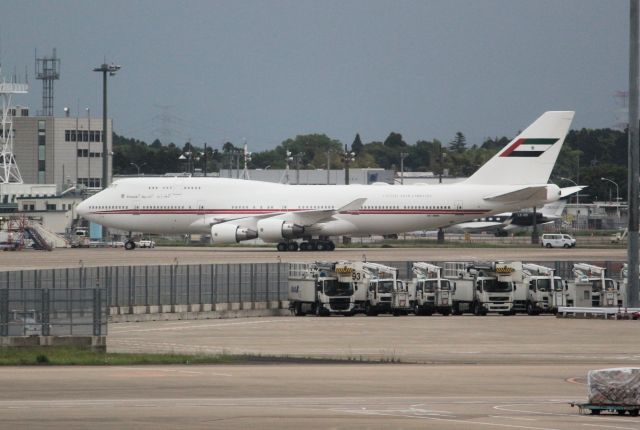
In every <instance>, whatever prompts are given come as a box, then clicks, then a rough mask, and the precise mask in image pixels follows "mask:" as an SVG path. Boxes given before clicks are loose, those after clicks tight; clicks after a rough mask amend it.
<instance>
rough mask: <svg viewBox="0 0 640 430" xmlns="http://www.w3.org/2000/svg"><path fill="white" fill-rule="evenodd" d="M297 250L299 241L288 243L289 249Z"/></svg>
mask: <svg viewBox="0 0 640 430" xmlns="http://www.w3.org/2000/svg"><path fill="white" fill-rule="evenodd" d="M297 250H298V243H297V242H289V244H288V245H287V251H291V252H295V251H297Z"/></svg>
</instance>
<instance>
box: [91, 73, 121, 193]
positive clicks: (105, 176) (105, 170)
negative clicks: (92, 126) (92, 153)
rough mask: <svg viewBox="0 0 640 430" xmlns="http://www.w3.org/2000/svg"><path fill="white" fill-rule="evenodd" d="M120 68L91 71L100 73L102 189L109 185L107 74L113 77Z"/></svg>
mask: <svg viewBox="0 0 640 430" xmlns="http://www.w3.org/2000/svg"><path fill="white" fill-rule="evenodd" d="M120 68H121V66H117V65H115V64H107V63H102V64H101V65H100V66H99V67H96V68H95V69H93V71H94V72H102V183H101V185H102V189H103V190H104V189H105V188H107V186H108V185H109V184H108V182H109V149H108V148H107V73H109V76H114V75H115V74H116V72H117V71H118V70H120Z"/></svg>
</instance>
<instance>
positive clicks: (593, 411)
mask: <svg viewBox="0 0 640 430" xmlns="http://www.w3.org/2000/svg"><path fill="white" fill-rule="evenodd" d="M591 415H600V409H591Z"/></svg>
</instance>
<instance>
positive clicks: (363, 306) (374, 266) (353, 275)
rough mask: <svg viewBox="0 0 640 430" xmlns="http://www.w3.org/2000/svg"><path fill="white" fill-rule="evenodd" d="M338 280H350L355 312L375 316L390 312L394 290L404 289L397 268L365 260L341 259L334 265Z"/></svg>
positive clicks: (343, 281) (344, 281)
mask: <svg viewBox="0 0 640 430" xmlns="http://www.w3.org/2000/svg"><path fill="white" fill-rule="evenodd" d="M335 270H336V274H337V276H338V281H339V282H342V283H347V282H350V283H351V284H352V288H353V294H354V296H355V312H364V313H365V314H366V315H369V316H375V315H378V314H379V313H391V312H393V310H392V308H391V301H392V296H393V292H394V290H397V291H402V290H404V288H405V287H404V283H403V281H401V280H399V279H398V269H396V268H395V267H390V266H385V265H383V264H378V263H369V262H366V261H364V262H363V261H341V262H338V263H336V266H335Z"/></svg>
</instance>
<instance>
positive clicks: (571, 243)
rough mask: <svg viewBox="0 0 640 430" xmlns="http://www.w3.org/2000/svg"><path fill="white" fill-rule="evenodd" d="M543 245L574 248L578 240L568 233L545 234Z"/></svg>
mask: <svg viewBox="0 0 640 430" xmlns="http://www.w3.org/2000/svg"><path fill="white" fill-rule="evenodd" d="M542 246H544V247H545V248H573V247H575V246H576V240H575V239H574V238H573V237H571V236H569V235H568V234H562V233H552V234H543V235H542Z"/></svg>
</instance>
